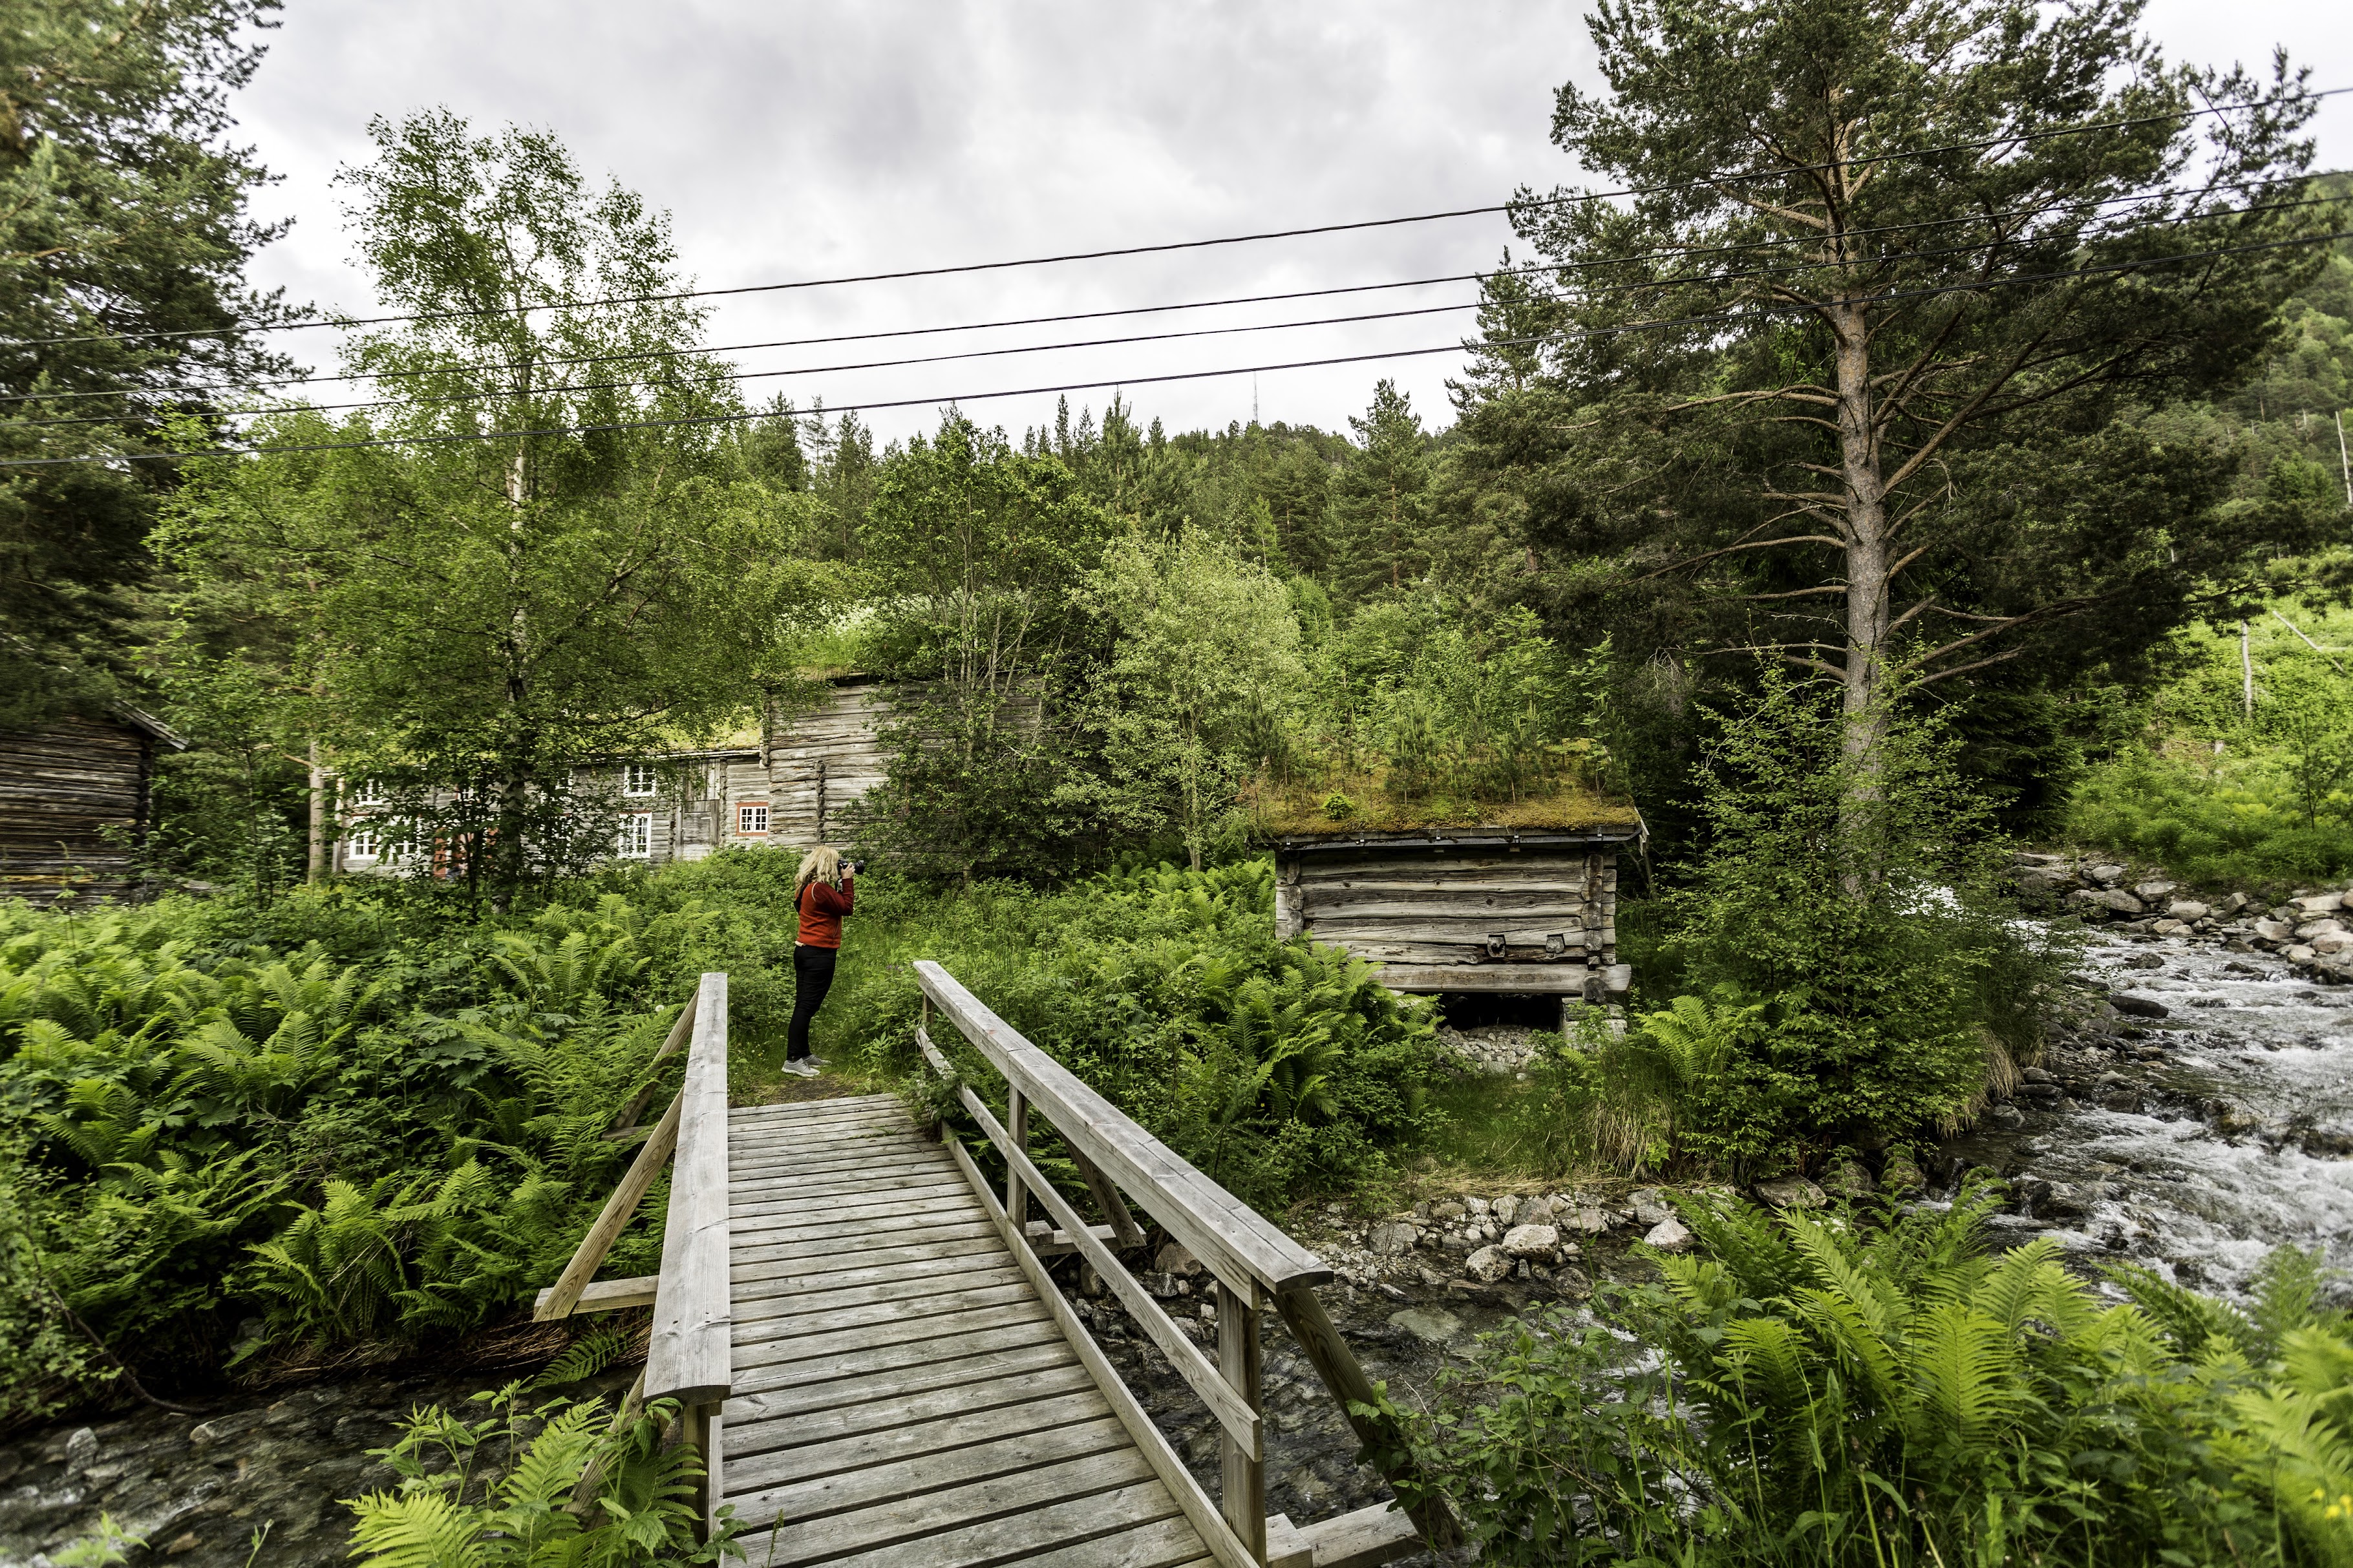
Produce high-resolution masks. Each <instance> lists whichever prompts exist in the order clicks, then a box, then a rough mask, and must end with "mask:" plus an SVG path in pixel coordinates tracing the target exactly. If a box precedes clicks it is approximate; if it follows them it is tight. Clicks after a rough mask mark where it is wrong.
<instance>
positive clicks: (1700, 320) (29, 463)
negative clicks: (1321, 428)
mask: <svg viewBox="0 0 2353 1568" xmlns="http://www.w3.org/2000/svg"><path fill="white" fill-rule="evenodd" d="M2346 238H2353V229H2340V230H2337V232H2335V233H2331V234H2321V235H2308V236H2306V237H2301V238H2296V239H2280V240H2271V241H2267V242H2265V243H2263V244H2260V245H2242V246H2221V247H2213V248H2211V249H2207V250H2192V251H2183V252H2180V253H2179V254H2176V255H2172V256H2157V257H2145V258H2140V259H2138V260H2135V261H2119V262H2114V263H2108V264H2105V265H2101V266H2094V267H2081V268H2067V269H2065V270H2063V271H2058V272H2043V273H2034V274H2027V275H2021V276H2019V277H2015V278H1994V279H1978V280H1976V281H1973V282H1968V283H1954V284H1946V285H1943V286H1941V287H1937V288H1933V289H1890V290H1886V291H1884V292H1881V293H1876V294H1856V295H1849V296H1845V297H1843V298H1841V299H1838V300H1811V301H1789V302H1785V303H1780V304H1772V303H1766V304H1759V305H1756V306H1751V307H1749V308H1748V309H1746V310H1729V311H1711V312H1706V313H1703V314H1699V315H1692V316H1683V317H1677V318H1674V319H1672V320H1667V321H1629V322H1626V323H1624V324H1622V325H1620V326H1612V327H1599V328H1586V329H1580V330H1577V331H1568V332H1545V333H1538V334H1535V335H1534V336H1530V337H1524V338H1501V339H1490V340H1486V341H1484V342H1478V343H1461V342H1453V343H1444V344H1440V345H1437V346H1435V347H1431V348H1424V349H1389V350H1384V351H1380V352H1377V353H1360V354H1340V355H1336V356H1333V357H1330V358H1325V359H1312V360H1292V361H1289V362H1286V363H1281V364H1258V365H1236V366H1231V367H1229V368H1227V369H1223V370H1196V371H1174V372H1166V373H1163V374H1157V375H1137V376H1121V377H1116V378H1113V379H1110V380H1103V381H1085V382H1071V383H1068V384H1063V385H1060V386H1028V387H1014V388H1009V389H1008V390H1004V391H999V392H970V393H961V394H956V395H952V396H932V397H902V398H892V399H888V400H884V401H879V402H864V403H855V404H839V405H835V406H834V407H833V408H831V409H829V410H828V412H830V413H837V414H848V413H864V412H869V411H871V410H875V409H882V408H910V407H919V406H923V405H932V406H935V407H936V406H947V407H955V406H959V405H963V404H965V403H985V402H991V401H996V400H998V399H1003V398H1008V397H1035V396H1042V395H1046V394H1049V393H1067V392H1092V391H1098V390H1101V389H1102V388H1104V387H1112V388H1121V387H1128V386H1148V385H1154V384H1162V383H1168V382H1179V381H1206V380H1210V379H1214V378H1218V377H1222V376H1229V375H1258V374H1268V373H1271V372H1273V371H1279V370H1312V369H1316V368H1319V367H1322V366H1325V365H1337V364H1362V363H1367V362H1370V361H1375V360H1392V359H1416V358H1420V357H1424V356H1427V355H1430V354H1440V353H1476V352H1479V351H1481V350H1487V349H1497V348H1513V347H1522V346H1528V345H1534V344H1538V343H1548V342H1559V341H1561V340H1564V339H1569V338H1600V337H1612V336H1617V335H1620V334H1622V333H1626V332H1635V331H1657V330H1659V329H1661V328H1666V327H1689V326H1709V325H1725V326H1733V325H1737V324H1739V323H1741V322H1742V321H1747V320H1749V319H1751V318H1754V317H1757V316H1772V315H1788V314H1792V313H1797V312H1801V311H1811V310H1820V309H1821V308H1822V307H1823V306H1824V305H1830V304H1841V305H1867V304H1882V303H1886V302H1888V301H1891V300H1918V299H1929V298H1933V297H1936V296H1940V295H1946V294H1982V293H1988V292H1990V291H1991V290H1993V289H2001V288H2013V287H2016V286H2017V285H2019V284H2022V283H2047V282H2054V281H2061V280H2064V279H2076V278H2085V277H2092V276H2095V275H2109V274H2116V273H2127V272H2138V271H2144V270H2147V269H2148V268H2153V267H2158V266H2161V265H2164V264H2167V263H2170V262H2177V261H2201V260H2207V259H2211V258H2214V257H2218V256H2239V255H2249V254H2253V253H2256V252H2261V251H2270V250H2284V249H2289V248H2292V247H2296V246H2302V245H2323V244H2329V243H2333V242H2335V241H2337V240H2340V239H2346ZM299 411H300V410H287V411H286V412H299ZM790 417H793V416H791V415H788V414H778V413H769V412H765V411H757V410H752V411H743V410H738V411H731V412H728V413H725V414H689V415H678V416H670V417H667V418H661V419H627V420H610V421H605V422H601V423H596V424H580V425H555V426H541V427H538V428H533V429H523V430H485V431H469V432H465V433H463V434H455V435H440V436H381V437H370V438H367V439H364V440H358V441H318V442H306V443H301V444H293V445H285V446H272V447H213V448H209V449H206V450H200V451H193V452H185V451H184V452H121V453H109V454H102V455H99V456H92V457H77V458H0V468H57V467H65V466H87V465H90V464H100V463H106V464H112V463H151V462H172V461H185V460H187V459H190V458H258V457H276V456H281V455H290V454H293V453H300V452H343V451H359V450H364V449H368V448H375V447H442V446H450V445H455V444H459V443H462V442H470V441H513V440H522V439H525V438H529V437H542V436H589V435H608V434H618V433H624V432H629V431H638V430H667V429H677V428H681V427H686V426H723V425H744V424H750V423H753V422H754V421H757V420H763V419H778V418H790Z"/></svg>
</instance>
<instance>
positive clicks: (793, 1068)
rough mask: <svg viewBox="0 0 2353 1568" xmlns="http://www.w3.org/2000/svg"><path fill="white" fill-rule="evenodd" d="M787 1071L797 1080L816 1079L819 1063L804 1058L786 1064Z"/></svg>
mask: <svg viewBox="0 0 2353 1568" xmlns="http://www.w3.org/2000/svg"><path fill="white" fill-rule="evenodd" d="M785 1070H786V1072H788V1073H790V1074H792V1075H793V1076H794V1077H795V1078H815V1077H816V1076H817V1063H816V1062H814V1061H811V1060H809V1059H807V1058H803V1059H801V1060H799V1061H797V1062H786V1064H785Z"/></svg>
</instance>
